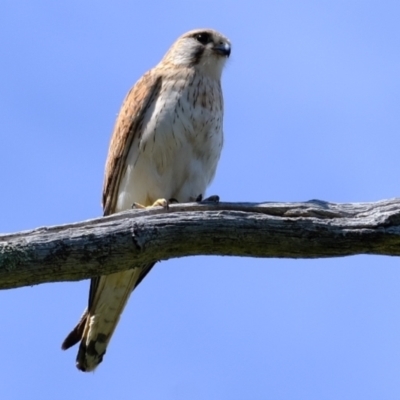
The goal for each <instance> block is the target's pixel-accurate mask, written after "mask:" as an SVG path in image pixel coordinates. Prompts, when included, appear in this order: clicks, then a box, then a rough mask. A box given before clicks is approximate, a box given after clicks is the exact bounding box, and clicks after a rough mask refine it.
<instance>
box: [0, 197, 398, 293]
mask: <svg viewBox="0 0 400 400" xmlns="http://www.w3.org/2000/svg"><path fill="white" fill-rule="evenodd" d="M356 254H377V255H391V256H399V255H400V199H392V200H383V201H379V202H374V203H349V204H335V203H328V202H323V201H319V200H311V201H308V202H303V203H268V202H266V203H219V204H198V203H188V204H176V205H171V206H170V208H169V209H168V210H165V209H162V208H154V209H148V210H129V211H124V212H122V213H118V214H113V215H111V216H107V217H103V218H97V219H93V220H88V221H83V222H78V223H74V224H68V225H61V226H53V227H43V228H38V229H35V230H32V231H25V232H19V233H14V234H8V235H0V288H1V289H9V288H16V287H21V286H28V285H35V284H40V283H45V282H61V281H76V280H82V279H87V278H90V277H94V276H98V275H100V274H101V275H104V274H109V273H113V272H117V271H122V270H125V269H129V267H130V266H131V265H132V264H133V263H151V262H154V261H157V260H167V259H170V258H175V257H182V256H189V255H231V256H246V257H265V258H267V257H268V258H271V257H275V258H319V257H340V256H349V255H356Z"/></svg>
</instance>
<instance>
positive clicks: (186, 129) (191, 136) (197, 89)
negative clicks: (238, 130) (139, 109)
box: [121, 77, 223, 203]
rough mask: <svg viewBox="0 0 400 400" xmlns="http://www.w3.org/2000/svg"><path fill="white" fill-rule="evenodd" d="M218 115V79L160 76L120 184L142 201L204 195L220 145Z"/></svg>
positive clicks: (221, 132) (220, 122)
mask: <svg viewBox="0 0 400 400" xmlns="http://www.w3.org/2000/svg"><path fill="white" fill-rule="evenodd" d="M222 118H223V103H222V94H221V88H220V85H219V82H215V81H211V80H210V81H208V80H204V79H203V80H202V79H200V78H196V77H194V78H191V79H190V80H186V81H185V80H173V81H171V82H168V81H167V82H164V83H163V86H162V89H161V91H160V93H159V95H158V97H157V99H156V100H155V101H154V102H153V103H152V104H150V105H149V107H148V110H147V111H146V114H145V117H144V120H143V125H142V126H143V130H142V132H141V135H140V140H139V141H137V143H133V144H132V147H131V149H130V151H129V154H128V159H127V172H126V177H124V179H123V180H122V182H121V189H122V190H124V191H125V192H126V193H127V192H129V193H132V196H133V197H132V199H133V201H136V202H145V203H149V202H152V201H155V200H156V199H157V198H167V199H169V198H175V199H177V200H178V201H180V202H186V201H193V200H195V198H196V197H197V196H198V195H200V194H202V195H204V194H205V190H206V187H207V186H208V185H209V184H210V182H211V180H212V179H213V177H214V174H215V171H216V167H217V163H218V160H219V157H220V153H221V149H222V144H223V127H222ZM123 186H125V187H123ZM127 194H128V193H127Z"/></svg>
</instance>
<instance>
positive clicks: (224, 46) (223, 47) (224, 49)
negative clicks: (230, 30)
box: [213, 43, 231, 57]
mask: <svg viewBox="0 0 400 400" xmlns="http://www.w3.org/2000/svg"><path fill="white" fill-rule="evenodd" d="M213 50H214V51H215V52H216V53H217V54H219V55H221V56H224V57H229V56H230V54H231V45H230V44H229V43H219V44H217V45H215V46H214V47H213Z"/></svg>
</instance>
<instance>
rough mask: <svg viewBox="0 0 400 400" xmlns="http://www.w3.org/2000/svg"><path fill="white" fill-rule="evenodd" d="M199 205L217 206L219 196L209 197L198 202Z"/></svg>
mask: <svg viewBox="0 0 400 400" xmlns="http://www.w3.org/2000/svg"><path fill="white" fill-rule="evenodd" d="M199 197H200V196H199ZM200 203H215V204H218V203H219V196H218V195H216V194H215V195H213V196H209V197H207V198H206V199H204V200H200Z"/></svg>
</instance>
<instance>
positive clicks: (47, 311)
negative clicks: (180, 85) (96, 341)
mask: <svg viewBox="0 0 400 400" xmlns="http://www.w3.org/2000/svg"><path fill="white" fill-rule="evenodd" d="M399 15H400V3H399V2H396V1H382V2H378V1H334V2H333V1H331V2H328V1H301V2H300V1H264V2H262V1H252V0H248V1H246V2H239V1H236V2H235V1H222V0H214V1H208V0H203V1H201V2H190V1H172V0H171V1H168V2H164V1H161V0H155V1H152V2H134V1H115V2H105V1H97V2H94V1H86V2H78V1H68V2H52V1H23V0H21V1H9V0H3V1H2V4H1V6H0V48H1V53H2V56H1V62H0V72H1V74H0V119H1V127H2V130H1V133H0V144H1V145H0V174H1V175H0V176H1V182H2V185H1V188H2V196H1V199H0V205H1V208H2V217H0V231H1V232H4V233H5V232H16V231H19V230H25V229H31V228H36V227H39V226H45V225H55V224H63V223H68V222H74V221H79V220H84V219H88V218H92V217H97V216H99V215H100V214H101V207H100V195H101V188H102V179H103V168H104V162H105V158H106V153H107V148H108V142H109V138H110V134H111V130H112V127H113V125H114V121H115V117H116V114H117V112H118V110H119V107H120V105H121V102H122V100H123V98H124V96H125V94H126V92H127V91H128V89H129V88H130V86H131V85H132V84H133V83H134V82H135V81H136V80H137V79H138V78H139V77H140V76H141V75H142V74H143V73H144V72H145V71H146V70H148V69H149V68H151V67H152V66H154V65H155V64H156V63H157V62H158V61H159V60H160V59H161V57H162V56H163V54H164V53H165V51H166V50H167V49H168V47H169V46H170V45H171V43H172V42H173V41H174V40H175V39H176V37H178V36H179V35H180V34H182V33H184V32H185V31H187V30H190V29H193V28H197V27H212V28H215V29H217V30H220V31H221V32H222V33H224V34H225V35H226V36H228V37H229V38H230V39H231V41H232V46H233V48H232V55H231V58H230V60H229V63H228V65H227V68H226V70H225V72H224V76H223V88H224V95H225V138H226V140H225V147H224V149H223V155H222V158H221V161H220V165H219V169H218V172H217V176H216V178H215V180H214V182H213V184H212V186H211V187H210V189H209V194H219V195H220V197H221V199H222V200H226V201H241V200H245V201H303V200H310V199H320V200H326V201H334V202H361V201H375V200H380V199H388V198H393V197H398V196H399V195H400V189H399V186H398V169H399V168H398V158H399V157H398V153H399V148H400V139H399V137H400V136H399V131H400V113H399V108H400V107H399V106H400V73H399V71H400V51H399V49H400V25H399ZM399 266H400V260H398V259H396V258H390V257H375V256H356V257H347V258H337V259H324V260H282V259H279V260H277V259H250V258H228V257H196V258H193V257H192V258H185V259H179V260H170V261H168V262H163V263H160V264H158V265H157V267H156V268H155V269H154V270H153V271H152V273H151V274H150V275H149V276H148V277H147V278H146V280H145V281H144V282H143V284H142V285H141V286H140V288H139V289H138V290H137V291H136V292H135V294H134V296H133V297H132V298H131V300H130V302H129V304H128V306H127V308H126V310H125V312H124V314H123V317H122V319H121V322H120V324H119V326H118V329H117V331H116V333H115V335H114V337H113V340H112V342H111V344H110V346H109V350H108V352H107V355H106V357H105V360H104V362H103V364H101V366H100V367H99V368H98V370H97V371H96V372H95V373H92V374H83V373H81V372H79V371H78V370H76V368H75V366H74V364H75V356H76V349H75V348H74V349H72V350H70V351H68V352H62V351H61V350H60V345H61V341H62V340H63V339H64V337H65V335H66V334H67V333H68V332H69V331H70V329H71V328H72V327H73V326H74V325H75V323H76V322H77V320H78V318H79V317H80V315H81V313H82V311H83V309H84V308H85V305H86V302H87V292H88V282H72V283H62V284H61V283H60V284H46V285H39V286H36V287H28V288H21V289H16V290H8V291H2V292H0V301H1V303H0V304H1V305H2V307H0V320H1V325H2V334H1V337H2V340H1V341H0V353H1V355H2V356H1V361H0V374H1V376H2V379H1V383H0V394H1V396H2V398H5V399H28V398H29V399H32V398H38V399H39V398H40V399H56V398H57V399H71V398H78V397H79V398H84V397H86V398H97V399H106V398H111V397H112V398H116V399H136V398H137V399H144V400H147V399H185V400H186V399H193V400H196V399H229V400H236V399H237V400H241V399H249V400H253V399H255V400H258V399H307V400H311V399H339V398H340V399H355V398H359V399H363V400H365V399H377V398H379V399H398V398H399V396H400V291H399V284H400V270H399Z"/></svg>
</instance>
